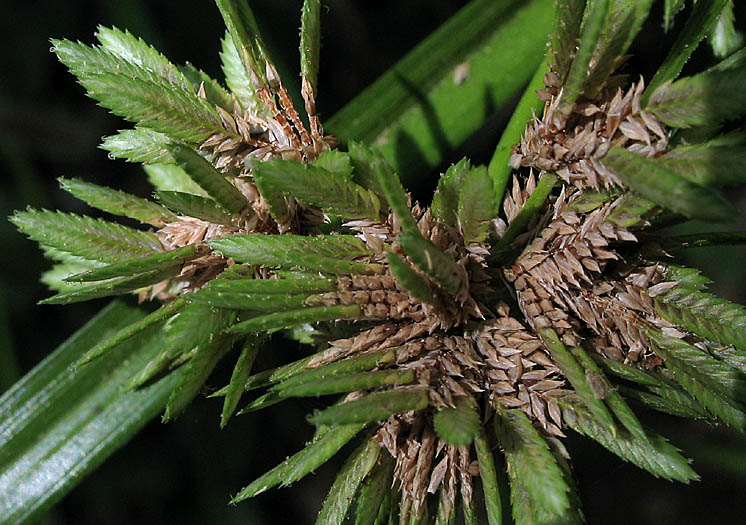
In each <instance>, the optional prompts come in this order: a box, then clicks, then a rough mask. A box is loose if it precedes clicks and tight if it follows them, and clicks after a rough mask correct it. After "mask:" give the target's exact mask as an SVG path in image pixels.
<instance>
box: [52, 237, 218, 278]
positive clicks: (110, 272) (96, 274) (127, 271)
mask: <svg viewBox="0 0 746 525" xmlns="http://www.w3.org/2000/svg"><path fill="white" fill-rule="evenodd" d="M205 251H206V250H205V249H204V246H203V245H199V244H189V245H187V246H184V247H182V248H176V249H175V250H169V251H166V252H160V253H155V254H152V255H146V256H145V257H133V258H132V259H125V260H123V261H120V262H118V263H114V264H110V265H108V266H104V267H102V268H96V269H95V270H90V271H87V272H84V273H81V274H77V275H72V276H70V277H68V278H67V279H66V280H67V281H69V282H91V281H103V280H104V279H113V278H115V277H126V276H128V275H135V274H138V273H144V272H149V271H153V270H165V269H166V268H171V267H172V266H175V265H179V264H183V263H184V262H186V261H188V260H190V259H194V258H196V257H199V256H200V255H201V254H204V252H205Z"/></svg>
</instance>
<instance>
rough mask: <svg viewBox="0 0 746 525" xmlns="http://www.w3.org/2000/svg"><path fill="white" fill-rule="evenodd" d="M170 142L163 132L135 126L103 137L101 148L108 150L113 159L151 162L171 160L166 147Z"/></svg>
mask: <svg viewBox="0 0 746 525" xmlns="http://www.w3.org/2000/svg"><path fill="white" fill-rule="evenodd" d="M170 142H171V139H169V138H168V136H167V135H164V134H163V133H159V132H158V131H153V130H151V129H147V128H141V127H135V129H122V130H119V133H117V134H116V135H110V136H108V137H104V141H103V142H102V143H101V149H103V150H106V151H108V152H109V157H112V158H115V159H125V160H127V161H128V162H144V163H146V164H152V163H157V162H168V161H170V160H171V154H170V153H169V152H168V150H167V149H166V145H167V144H169V143H170Z"/></svg>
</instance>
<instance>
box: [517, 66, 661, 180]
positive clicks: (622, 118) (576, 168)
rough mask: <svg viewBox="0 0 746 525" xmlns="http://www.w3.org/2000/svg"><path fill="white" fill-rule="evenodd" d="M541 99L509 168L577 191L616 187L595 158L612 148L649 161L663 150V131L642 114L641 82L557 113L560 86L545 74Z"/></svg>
mask: <svg viewBox="0 0 746 525" xmlns="http://www.w3.org/2000/svg"><path fill="white" fill-rule="evenodd" d="M545 82H546V85H547V88H546V90H545V91H543V92H542V96H543V98H544V99H545V100H547V103H546V106H545V109H544V114H543V116H542V118H541V119H539V118H536V117H534V119H533V121H532V122H530V123H529V125H528V126H527V127H526V131H525V133H524V135H523V138H522V140H521V143H520V144H519V145H518V147H517V148H516V151H515V152H514V154H513V155H512V156H511V158H510V164H511V166H512V167H513V168H515V169H518V168H521V167H530V168H536V169H538V170H540V171H541V172H554V173H556V174H557V175H558V176H559V177H560V178H561V179H562V180H564V181H565V182H566V183H568V184H572V185H574V186H575V187H577V188H578V189H580V190H584V189H588V188H592V189H600V188H607V189H611V188H616V187H621V186H622V183H621V181H620V180H619V178H618V177H617V176H616V175H614V173H612V172H611V171H610V170H608V169H607V168H606V167H605V166H604V165H603V162H602V160H601V159H603V157H604V155H606V153H607V152H608V151H609V149H610V148H612V147H615V146H622V147H625V148H626V149H628V150H629V151H631V152H633V153H637V154H639V155H643V156H646V157H653V156H655V155H657V154H659V153H662V152H663V151H665V149H666V147H667V146H668V133H667V132H666V130H665V127H664V125H663V124H661V122H660V121H659V120H658V118H657V117H655V116H654V115H652V114H650V113H647V112H645V111H642V109H641V106H640V98H641V96H642V93H643V91H644V89H645V83H644V81H643V80H642V79H640V81H639V82H638V83H637V84H632V86H630V88H629V89H628V90H627V91H626V92H623V91H622V90H621V88H612V87H609V86H607V87H606V88H605V89H603V90H601V92H600V93H599V95H598V97H597V98H596V99H595V100H586V101H583V102H580V103H576V104H573V105H572V109H571V111H570V112H569V113H568V114H563V113H561V112H560V110H559V109H560V107H561V105H562V88H561V86H560V85H559V76H558V75H556V74H555V73H551V72H550V73H547V74H546V76H545Z"/></svg>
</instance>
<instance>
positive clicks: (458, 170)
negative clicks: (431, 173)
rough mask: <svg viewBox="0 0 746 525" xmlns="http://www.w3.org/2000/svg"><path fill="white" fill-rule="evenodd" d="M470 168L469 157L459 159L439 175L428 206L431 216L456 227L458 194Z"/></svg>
mask: <svg viewBox="0 0 746 525" xmlns="http://www.w3.org/2000/svg"><path fill="white" fill-rule="evenodd" d="M471 170H472V166H471V162H469V159H461V160H460V161H458V162H457V163H456V164H451V165H450V166H449V167H448V169H447V170H446V172H445V173H444V174H443V175H441V176H440V178H439V179H438V188H437V189H436V190H435V195H433V203H432V205H431V207H430V212H431V213H432V214H433V217H435V218H436V219H438V220H439V221H441V222H444V223H446V224H449V225H451V226H453V227H458V206H459V194H460V192H461V187H462V185H463V184H464V180H465V179H466V177H467V175H468V174H469V173H470V171H471Z"/></svg>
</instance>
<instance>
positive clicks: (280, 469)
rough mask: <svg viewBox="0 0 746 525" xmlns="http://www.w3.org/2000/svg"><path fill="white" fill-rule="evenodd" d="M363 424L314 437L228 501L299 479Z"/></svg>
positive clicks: (341, 445)
mask: <svg viewBox="0 0 746 525" xmlns="http://www.w3.org/2000/svg"><path fill="white" fill-rule="evenodd" d="M363 426H364V425H360V424H354V425H341V426H338V427H334V428H331V429H329V431H328V432H326V433H324V434H323V435H322V436H320V437H318V438H317V439H315V440H314V441H313V442H312V443H311V444H310V445H308V446H307V447H306V448H304V449H303V450H301V451H300V452H298V453H297V454H295V455H294V456H292V457H290V458H288V459H286V460H285V461H283V462H282V463H280V464H279V465H277V466H276V467H275V468H273V469H272V470H270V471H269V472H267V473H266V474H264V475H263V476H261V477H259V478H258V479H256V480H254V481H253V482H252V483H251V484H250V485H248V486H246V487H244V488H243V489H241V491H240V492H239V493H238V494H237V495H236V496H235V497H234V498H233V499H232V500H231V503H238V502H239V501H242V500H245V499H247V498H251V497H253V496H256V495H257V494H261V493H262V492H264V491H266V490H269V489H271V488H273V487H276V486H277V485H280V486H283V487H287V486H288V485H290V484H291V483H294V482H295V481H298V480H299V479H301V478H302V477H303V476H305V475H306V474H308V473H309V472H313V471H314V470H316V469H317V468H318V467H319V466H321V465H323V464H324V463H326V461H327V460H328V459H329V458H331V457H332V456H333V455H334V454H336V453H337V452H338V451H339V449H341V448H342V447H343V446H344V445H345V444H346V443H347V442H348V441H350V440H351V439H352V438H353V437H355V435H356V434H357V433H358V432H360V430H362V428H363Z"/></svg>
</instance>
